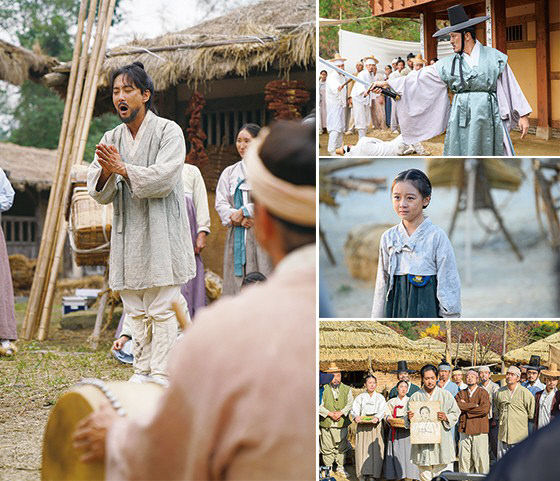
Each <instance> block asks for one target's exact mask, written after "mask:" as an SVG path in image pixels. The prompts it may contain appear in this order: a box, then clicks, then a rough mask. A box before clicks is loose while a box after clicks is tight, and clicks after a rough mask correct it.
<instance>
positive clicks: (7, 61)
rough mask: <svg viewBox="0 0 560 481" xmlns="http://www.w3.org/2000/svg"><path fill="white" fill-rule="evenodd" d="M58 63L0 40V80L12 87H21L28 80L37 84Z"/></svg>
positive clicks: (38, 53) (50, 58)
mask: <svg viewBox="0 0 560 481" xmlns="http://www.w3.org/2000/svg"><path fill="white" fill-rule="evenodd" d="M59 63H60V62H59V61H58V60H57V59H55V58H53V57H48V56H46V55H43V54H41V53H40V52H33V51H31V50H27V49H25V48H23V47H17V46H15V45H12V44H10V43H8V42H5V41H3V40H0V80H4V81H6V82H9V83H11V84H13V85H21V84H22V83H23V82H25V81H26V80H29V79H31V80H33V81H35V82H38V81H40V79H41V77H42V76H43V75H45V74H46V73H47V72H49V71H50V70H51V69H52V68H54V67H55V66H57V65H58V64H59Z"/></svg>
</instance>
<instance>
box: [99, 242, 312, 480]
mask: <svg viewBox="0 0 560 481" xmlns="http://www.w3.org/2000/svg"><path fill="white" fill-rule="evenodd" d="M316 377H317V372H316V370H315V245H314V244H313V245H309V246H306V247H303V248H300V249H297V250H296V251H294V252H292V253H291V254H289V255H288V256H287V257H285V258H284V259H283V260H282V261H281V262H280V263H279V264H278V265H277V266H276V269H275V271H274V272H273V274H272V275H271V276H270V277H269V278H268V280H267V281H266V282H263V283H260V284H256V285H254V286H249V287H247V288H245V289H243V291H242V292H241V293H240V294H239V295H238V296H235V297H227V298H224V299H221V300H219V301H217V302H215V303H214V304H212V305H211V306H209V307H207V308H206V309H204V310H202V311H200V313H199V314H197V322H196V323H195V324H194V326H193V327H191V328H189V329H188V330H187V331H186V332H185V335H184V336H183V338H182V339H181V340H180V341H179V342H178V343H177V345H176V346H175V348H174V350H173V352H172V355H171V359H170V361H169V382H170V385H169V388H168V389H167V391H166V392H165V393H164V395H163V397H162V399H161V401H160V403H159V405H158V406H157V409H156V411H155V412H153V413H150V414H147V415H146V418H145V419H144V420H143V421H142V422H141V423H133V422H131V421H129V420H127V419H126V418H124V419H119V420H118V421H117V422H116V423H115V424H114V425H113V426H112V427H111V429H110V431H109V433H108V438H107V469H106V474H107V479H108V480H119V481H125V480H134V481H137V480H156V479H159V480H218V479H219V480H226V479H228V480H232V479H236V480H283V481H284V480H305V481H308V480H312V479H315V478H316V472H315V462H316V454H315V442H316V437H315V428H316V414H315V408H314V406H315V405H316V402H317V397H316V394H315V391H316V384H317V383H316Z"/></svg>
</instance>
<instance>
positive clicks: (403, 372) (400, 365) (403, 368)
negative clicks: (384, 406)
mask: <svg viewBox="0 0 560 481" xmlns="http://www.w3.org/2000/svg"><path fill="white" fill-rule="evenodd" d="M391 372H394V373H396V374H397V379H398V381H406V382H407V383H408V392H407V393H406V395H407V396H409V397H410V396H412V395H413V394H414V393H415V392H416V391H420V388H419V387H418V386H417V385H416V384H412V382H410V374H413V373H415V372H416V371H413V370H412V369H408V365H407V363H406V361H399V362H397V370H396V371H391ZM398 381H397V384H396V385H395V386H393V388H392V389H391V390H390V391H389V399H392V398H394V397H397V394H398V390H397V385H398Z"/></svg>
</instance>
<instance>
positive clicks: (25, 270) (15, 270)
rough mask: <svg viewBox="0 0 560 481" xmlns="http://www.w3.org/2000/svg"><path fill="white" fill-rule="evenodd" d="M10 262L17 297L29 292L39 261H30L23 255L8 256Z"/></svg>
mask: <svg viewBox="0 0 560 481" xmlns="http://www.w3.org/2000/svg"><path fill="white" fill-rule="evenodd" d="M8 261H9V262H10V270H11V272H12V283H13V285H14V292H15V293H16V295H19V294H22V293H24V292H27V291H29V290H30V289H31V284H32V283H33V275H34V274H35V265H36V264H37V259H29V258H27V257H26V256H24V255H23V254H12V255H11V256H8Z"/></svg>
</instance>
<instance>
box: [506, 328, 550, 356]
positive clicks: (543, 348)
mask: <svg viewBox="0 0 560 481" xmlns="http://www.w3.org/2000/svg"><path fill="white" fill-rule="evenodd" d="M551 345H552V346H554V347H557V348H559V349H560V332H556V333H555V334H552V335H550V336H548V337H545V338H544V339H540V340H539V341H536V342H533V343H531V344H528V345H527V346H523V347H520V348H518V349H513V350H511V351H509V352H506V354H505V356H504V358H505V361H506V362H507V363H515V362H525V363H527V362H529V359H530V358H531V355H536V356H540V357H541V363H546V362H547V361H548V354H549V346H551Z"/></svg>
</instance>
